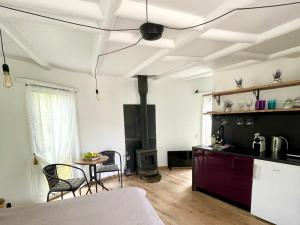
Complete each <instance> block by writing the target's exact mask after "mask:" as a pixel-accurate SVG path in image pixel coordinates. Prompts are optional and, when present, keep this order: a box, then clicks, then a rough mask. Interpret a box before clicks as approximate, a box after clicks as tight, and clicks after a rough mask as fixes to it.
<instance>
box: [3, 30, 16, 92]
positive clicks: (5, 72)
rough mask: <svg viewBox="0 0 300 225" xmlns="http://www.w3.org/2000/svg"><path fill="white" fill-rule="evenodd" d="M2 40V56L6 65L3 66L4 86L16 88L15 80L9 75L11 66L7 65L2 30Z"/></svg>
mask: <svg viewBox="0 0 300 225" xmlns="http://www.w3.org/2000/svg"><path fill="white" fill-rule="evenodd" d="M0 39H1V48H2V54H3V60H4V63H3V65H2V69H3V86H4V87H6V88H11V87H13V86H14V83H13V78H12V76H11V75H10V73H9V66H8V65H7V64H6V58H5V53H4V47H3V38H2V31H1V29H0Z"/></svg>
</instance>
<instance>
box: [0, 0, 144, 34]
mask: <svg viewBox="0 0 300 225" xmlns="http://www.w3.org/2000/svg"><path fill="white" fill-rule="evenodd" d="M0 8H4V9H9V10H12V11H16V12H21V13H25V14H29V15H32V16H37V17H41V18H45V19H49V20H54V21H58V22H62V23H67V24H71V25H76V26H80V27H86V28H90V29H96V30H102V31H137V30H140V29H139V28H124V29H107V28H101V27H96V26H91V25H86V24H82V23H76V22H71V21H68V20H63V19H58V18H55V17H51V16H45V15H42V14H39V13H34V12H30V11H26V10H22V9H17V8H13V7H9V6H5V5H2V4H0Z"/></svg>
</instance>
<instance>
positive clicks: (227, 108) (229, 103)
mask: <svg viewBox="0 0 300 225" xmlns="http://www.w3.org/2000/svg"><path fill="white" fill-rule="evenodd" d="M232 106H233V102H232V101H231V100H225V101H224V111H225V112H231V108H232Z"/></svg>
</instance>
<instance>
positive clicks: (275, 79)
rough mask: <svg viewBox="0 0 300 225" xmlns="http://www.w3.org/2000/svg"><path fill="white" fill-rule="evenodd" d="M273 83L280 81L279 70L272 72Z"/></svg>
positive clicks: (280, 74) (280, 73)
mask: <svg viewBox="0 0 300 225" xmlns="http://www.w3.org/2000/svg"><path fill="white" fill-rule="evenodd" d="M273 78H274V80H273V81H274V83H279V82H281V81H282V72H281V70H279V69H278V70H276V71H275V73H273Z"/></svg>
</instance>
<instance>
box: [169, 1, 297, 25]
mask: <svg viewBox="0 0 300 225" xmlns="http://www.w3.org/2000/svg"><path fill="white" fill-rule="evenodd" d="M297 4H300V1H298V2H289V3H282V4H274V5H262V6H253V7H241V8H235V9H232V10H230V11H228V12H226V13H224V14H222V15H220V16H217V17H215V18H213V19H210V20H208V21H206V22H203V23H199V24H196V25H193V26H188V27H181V28H178V27H170V26H165V25H164V27H165V28H167V29H171V30H188V29H192V28H196V27H200V26H203V25H206V24H208V23H212V22H214V21H216V20H218V19H221V18H222V17H224V16H227V15H229V14H231V13H233V12H236V11H245V10H254V9H266V8H276V7H283V6H290V5H297Z"/></svg>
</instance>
